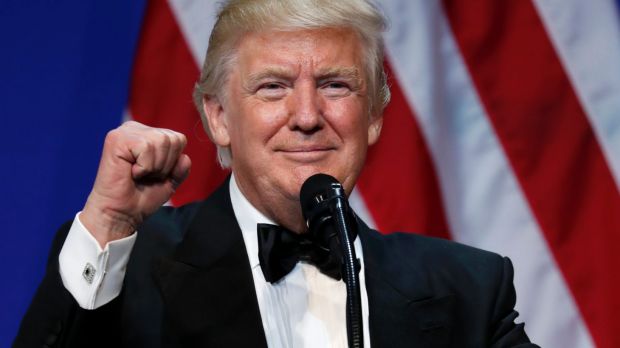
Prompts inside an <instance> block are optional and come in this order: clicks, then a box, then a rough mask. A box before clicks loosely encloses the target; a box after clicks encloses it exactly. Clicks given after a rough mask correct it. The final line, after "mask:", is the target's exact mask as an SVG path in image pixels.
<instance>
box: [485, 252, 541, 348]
mask: <svg viewBox="0 0 620 348" xmlns="http://www.w3.org/2000/svg"><path fill="white" fill-rule="evenodd" d="M503 260H504V262H503V272H502V275H501V279H500V283H499V287H498V291H497V296H496V301H495V306H494V310H493V316H492V317H493V332H492V337H491V345H490V347H491V348H504V347H518V348H534V347H538V348H540V347H539V346H537V345H536V344H533V343H531V342H530V339H529V338H528V337H527V334H526V333H525V328H524V327H525V324H523V323H519V324H517V323H515V319H516V318H517V317H518V316H519V313H518V312H517V311H515V310H514V306H515V303H516V299H517V296H516V292H515V288H514V285H513V276H514V270H513V268H512V262H510V259H508V258H507V257H505V258H504V259H503Z"/></svg>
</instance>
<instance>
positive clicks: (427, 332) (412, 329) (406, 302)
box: [360, 223, 455, 348]
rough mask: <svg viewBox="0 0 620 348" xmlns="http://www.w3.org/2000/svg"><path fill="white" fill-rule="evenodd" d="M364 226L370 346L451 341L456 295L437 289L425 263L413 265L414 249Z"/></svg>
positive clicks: (435, 344) (433, 344) (440, 344)
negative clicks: (442, 292) (425, 267)
mask: <svg viewBox="0 0 620 348" xmlns="http://www.w3.org/2000/svg"><path fill="white" fill-rule="evenodd" d="M361 225H362V226H360V238H361V241H362V245H363V250H364V267H365V277H366V292H367V294H368V307H369V312H370V313H369V326H370V340H371V346H372V347H373V348H378V347H405V346H406V347H410V346H415V347H447V346H449V344H450V339H451V329H452V322H451V320H452V317H453V314H452V311H453V308H454V300H455V299H454V296H453V295H452V294H448V293H444V294H439V293H435V291H434V290H433V287H432V284H431V283H430V281H429V277H428V276H427V273H426V272H427V271H426V270H425V269H424V266H423V265H420V266H421V267H410V266H409V264H413V265H416V263H415V262H407V261H406V260H411V259H412V258H415V255H412V254H411V253H410V252H411V251H413V250H415V249H414V248H409V247H407V248H406V249H408V251H407V253H406V254H405V253H404V252H403V245H402V244H401V243H398V242H396V243H395V242H393V240H392V242H388V241H387V240H388V238H390V237H387V236H382V235H380V234H379V233H377V232H376V231H373V230H370V229H369V228H368V227H367V226H365V225H363V223H362V224H361ZM411 249H413V250H411Z"/></svg>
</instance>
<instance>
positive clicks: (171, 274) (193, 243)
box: [154, 181, 267, 347]
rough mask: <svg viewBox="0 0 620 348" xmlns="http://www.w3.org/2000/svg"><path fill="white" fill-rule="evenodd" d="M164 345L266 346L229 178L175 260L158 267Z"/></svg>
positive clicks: (163, 261) (199, 214) (164, 260)
mask: <svg viewBox="0 0 620 348" xmlns="http://www.w3.org/2000/svg"><path fill="white" fill-rule="evenodd" d="M154 273H155V278H156V281H157V282H158V285H159V288H160V291H161V293H162V298H163V302H164V320H163V327H162V337H163V339H164V341H165V342H163V346H171V347H184V346H201V347H211V346H215V347H221V346H226V347H266V346H267V344H266V340H265V334H264V331H263V327H262V321H261V317H260V311H259V308H258V302H257V299H256V293H255V290H254V282H253V279H252V272H251V269H250V265H249V261H248V257H247V252H246V249H245V245H244V242H243V237H242V235H241V230H240V228H239V225H238V224H237V221H236V219H235V216H234V213H233V210H232V205H231V202H230V196H229V193H228V181H226V182H225V184H224V185H222V186H220V188H219V189H218V190H217V191H216V192H215V193H214V194H213V195H212V196H211V197H210V198H209V199H208V200H207V201H205V202H204V203H203V204H202V206H201V207H200V209H199V211H198V212H197V214H196V216H195V217H194V219H193V221H192V222H191V224H190V226H189V229H188V231H187V234H186V236H185V238H184V239H183V241H182V242H181V244H180V245H179V247H178V248H177V251H176V253H175V254H174V255H173V257H171V258H162V259H161V260H160V261H159V262H158V263H157V264H156V266H155V270H154Z"/></svg>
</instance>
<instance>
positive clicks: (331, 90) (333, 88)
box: [321, 81, 351, 98]
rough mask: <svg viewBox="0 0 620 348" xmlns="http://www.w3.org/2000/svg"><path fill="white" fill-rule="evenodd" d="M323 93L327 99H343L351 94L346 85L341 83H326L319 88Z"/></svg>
mask: <svg viewBox="0 0 620 348" xmlns="http://www.w3.org/2000/svg"><path fill="white" fill-rule="evenodd" d="M321 89H322V90H323V93H324V94H325V95H326V96H328V97H334V98H338V97H344V96H347V95H348V94H349V93H350V92H351V88H350V86H349V84H348V83H346V82H342V81H328V82H326V83H324V84H323V85H322V86H321Z"/></svg>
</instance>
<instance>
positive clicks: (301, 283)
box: [59, 176, 370, 348]
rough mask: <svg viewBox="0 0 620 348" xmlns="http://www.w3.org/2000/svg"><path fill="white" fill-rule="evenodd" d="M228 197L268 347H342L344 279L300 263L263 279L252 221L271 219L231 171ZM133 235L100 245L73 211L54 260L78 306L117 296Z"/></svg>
mask: <svg viewBox="0 0 620 348" xmlns="http://www.w3.org/2000/svg"><path fill="white" fill-rule="evenodd" d="M230 198H231V202H232V206H233V210H234V213H235V217H236V218H237V222H238V223H239V226H240V227H241V232H242V234H243V240H244V242H245V246H246V250H247V252H248V260H249V263H250V267H251V268H252V276H253V278H254V287H255V290H256V296H257V298H258V307H259V310H260V314H261V319H262V322H263V328H264V331H265V336H266V338H267V345H268V346H269V347H272V348H280V347H281V348H288V347H347V330H346V312H345V310H346V286H345V283H344V282H343V281H337V280H334V279H332V278H330V277H328V276H326V275H324V274H323V273H321V272H319V270H318V269H317V268H316V267H314V266H312V265H310V264H307V263H304V262H300V263H298V264H297V265H296V266H295V268H293V270H292V271H291V272H290V273H289V274H288V275H287V276H285V277H284V278H282V279H281V280H280V281H278V282H277V283H275V284H271V283H269V282H267V281H266V280H265V278H264V276H263V273H262V270H261V268H260V262H259V260H258V237H257V232H256V224H257V223H270V224H273V221H270V220H269V219H268V218H267V217H265V216H264V215H263V214H262V213H260V212H259V211H258V210H257V209H256V208H254V206H252V204H251V203H250V202H249V201H248V200H247V199H246V198H245V196H244V195H243V194H242V193H241V191H240V190H239V187H238V186H237V184H236V181H235V179H234V176H233V177H232V178H231V180H230ZM135 239H136V233H134V234H133V235H131V236H129V237H127V238H124V239H121V240H116V241H114V242H110V243H108V245H106V247H105V249H103V250H102V249H101V248H100V246H99V244H98V243H97V241H96V240H95V238H94V237H93V236H92V235H91V234H90V233H89V232H88V230H86V228H85V227H84V226H83V225H82V223H81V222H80V220H79V214H78V215H77V216H76V218H75V220H74V221H73V225H72V226H71V229H70V231H69V235H68V236H67V239H66V241H65V244H64V245H63V248H62V250H61V252H60V257H59V261H60V275H61V278H62V281H63V284H64V286H65V287H66V288H67V290H68V291H69V292H70V293H71V294H72V295H73V297H74V298H75V299H76V301H77V302H78V304H79V305H80V306H81V307H82V308H85V309H95V308H98V307H100V306H102V305H104V304H106V303H108V302H109V301H111V300H112V299H114V298H116V296H118V294H119V293H120V291H121V288H122V283H123V279H124V277H125V268H126V266H127V262H128V261H129V255H130V253H131V250H132V248H133V245H134V243H135ZM354 246H355V252H356V255H357V257H358V258H359V259H360V263H361V266H362V268H361V271H360V285H361V289H360V290H361V296H362V318H363V327H364V345H365V346H366V347H370V339H369V332H368V297H367V295H366V284H365V280H364V260H363V253H362V246H361V243H360V240H359V238H356V240H355V242H354Z"/></svg>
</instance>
